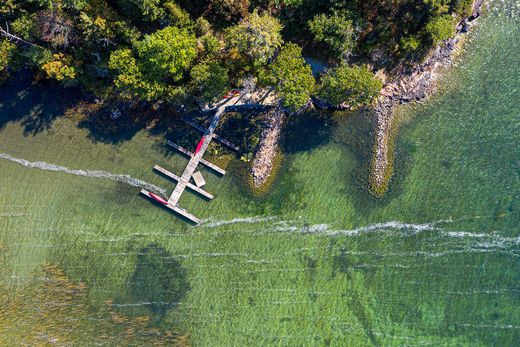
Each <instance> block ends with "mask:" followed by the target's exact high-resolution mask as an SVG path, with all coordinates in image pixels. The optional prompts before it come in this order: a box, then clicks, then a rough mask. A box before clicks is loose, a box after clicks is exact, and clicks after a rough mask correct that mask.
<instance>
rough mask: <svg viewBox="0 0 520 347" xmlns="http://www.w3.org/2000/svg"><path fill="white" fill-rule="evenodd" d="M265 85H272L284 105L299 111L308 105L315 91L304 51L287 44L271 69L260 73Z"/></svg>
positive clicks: (296, 46) (292, 44)
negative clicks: (303, 55)
mask: <svg viewBox="0 0 520 347" xmlns="http://www.w3.org/2000/svg"><path fill="white" fill-rule="evenodd" d="M260 80H261V82H262V83H263V84H266V85H272V86H274V87H275V89H276V91H277V92H278V93H280V95H281V96H282V97H283V105H284V106H285V107H288V108H290V109H299V108H301V107H303V106H305V105H306V104H307V102H308V101H309V98H310V96H311V94H312V93H313V92H314V89H315V80H314V76H313V75H312V70H311V67H310V66H309V65H308V64H306V63H305V60H304V59H303V58H302V49H301V48H300V47H298V45H296V44H294V43H288V44H286V45H285V46H284V47H283V48H282V50H281V51H280V54H279V55H278V56H277V57H276V60H275V61H274V63H273V64H272V65H271V66H270V67H269V69H264V70H262V71H261V72H260Z"/></svg>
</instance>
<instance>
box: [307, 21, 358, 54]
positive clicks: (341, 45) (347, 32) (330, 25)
mask: <svg viewBox="0 0 520 347" xmlns="http://www.w3.org/2000/svg"><path fill="white" fill-rule="evenodd" d="M309 29H310V31H311V33H312V34H313V35H314V39H315V40H316V42H322V43H325V44H326V45H327V46H328V47H329V48H330V49H331V50H332V52H334V54H336V55H337V56H338V57H341V58H343V57H346V56H348V55H349V54H350V52H351V51H352V49H353V48H354V46H355V42H354V26H353V24H352V21H351V20H349V19H347V18H346V17H345V16H344V15H332V16H326V15H325V14H320V15H317V16H316V17H314V19H312V20H311V21H309Z"/></svg>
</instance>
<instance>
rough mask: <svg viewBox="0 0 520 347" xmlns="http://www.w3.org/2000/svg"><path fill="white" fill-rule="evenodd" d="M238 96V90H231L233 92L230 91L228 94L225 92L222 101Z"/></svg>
mask: <svg viewBox="0 0 520 347" xmlns="http://www.w3.org/2000/svg"><path fill="white" fill-rule="evenodd" d="M239 95H240V90H238V89H233V90H230V91H229V92H227V93H226V95H224V99H231V98H234V97H235V96H239Z"/></svg>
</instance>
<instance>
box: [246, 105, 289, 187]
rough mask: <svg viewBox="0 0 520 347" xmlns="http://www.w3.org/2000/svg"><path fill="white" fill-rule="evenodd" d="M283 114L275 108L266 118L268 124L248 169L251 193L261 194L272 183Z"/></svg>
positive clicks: (280, 109)
mask: <svg viewBox="0 0 520 347" xmlns="http://www.w3.org/2000/svg"><path fill="white" fill-rule="evenodd" d="M285 118H286V115H285V112H284V110H283V108H282V107H281V106H277V107H276V108H275V109H274V110H273V111H272V112H270V114H269V117H268V122H267V124H266V125H265V128H264V130H263V131H262V134H261V136H260V143H259V145H258V148H257V150H256V152H255V154H254V159H253V163H252V165H251V169H250V176H251V189H252V191H253V192H256V191H258V192H263V191H267V190H269V188H270V184H271V183H272V182H273V181H274V179H273V178H274V176H275V175H276V171H277V170H274V168H275V167H276V166H279V165H276V163H275V159H276V157H277V156H280V155H281V154H280V153H279V152H280V151H279V142H280V137H281V134H282V128H283V125H284V124H285Z"/></svg>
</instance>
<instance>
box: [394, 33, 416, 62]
mask: <svg viewBox="0 0 520 347" xmlns="http://www.w3.org/2000/svg"><path fill="white" fill-rule="evenodd" d="M420 48H421V41H420V40H419V39H417V38H416V37H415V36H405V37H402V38H401V40H400V41H399V51H400V53H401V55H402V56H403V57H410V58H416V57H417V55H418V52H419V49H420Z"/></svg>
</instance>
